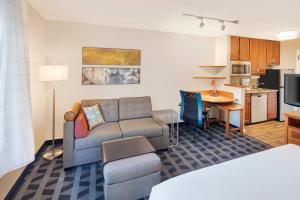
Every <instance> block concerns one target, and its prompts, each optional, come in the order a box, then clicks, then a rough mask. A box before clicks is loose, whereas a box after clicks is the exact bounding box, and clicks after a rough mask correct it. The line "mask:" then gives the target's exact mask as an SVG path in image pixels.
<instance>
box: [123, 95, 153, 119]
mask: <svg viewBox="0 0 300 200" xmlns="http://www.w3.org/2000/svg"><path fill="white" fill-rule="evenodd" d="M119 112H120V114H119V117H120V120H126V119H137V118H142V117H152V113H151V112H152V104H151V98H150V97H127V98H120V99H119Z"/></svg>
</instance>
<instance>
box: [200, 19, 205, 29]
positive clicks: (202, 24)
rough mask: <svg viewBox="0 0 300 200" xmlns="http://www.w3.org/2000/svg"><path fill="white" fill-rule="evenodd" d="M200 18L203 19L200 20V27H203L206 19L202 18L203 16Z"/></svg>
mask: <svg viewBox="0 0 300 200" xmlns="http://www.w3.org/2000/svg"><path fill="white" fill-rule="evenodd" d="M200 20H201V22H200V24H199V27H200V28H202V27H203V26H204V25H205V23H204V21H203V18H202V17H201V18H200Z"/></svg>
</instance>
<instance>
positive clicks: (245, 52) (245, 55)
mask: <svg viewBox="0 0 300 200" xmlns="http://www.w3.org/2000/svg"><path fill="white" fill-rule="evenodd" d="M249 43H250V39H249V38H244V37H240V60H242V61H249Z"/></svg>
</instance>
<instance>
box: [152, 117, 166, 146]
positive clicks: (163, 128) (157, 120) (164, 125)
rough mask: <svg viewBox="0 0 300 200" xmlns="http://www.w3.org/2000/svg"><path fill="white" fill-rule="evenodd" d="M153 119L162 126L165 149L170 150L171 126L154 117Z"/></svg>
mask: <svg viewBox="0 0 300 200" xmlns="http://www.w3.org/2000/svg"><path fill="white" fill-rule="evenodd" d="M152 119H153V120H154V121H155V122H156V123H157V124H159V125H160V126H161V128H162V135H163V136H162V137H163V141H164V142H163V148H164V149H166V148H168V145H169V135H170V132H169V126H168V125H167V124H166V123H164V122H163V121H162V120H160V119H159V118H158V117H155V116H153V117H152Z"/></svg>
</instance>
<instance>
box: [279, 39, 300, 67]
mask: <svg viewBox="0 0 300 200" xmlns="http://www.w3.org/2000/svg"><path fill="white" fill-rule="evenodd" d="M297 49H300V39H295V40H287V41H282V42H280V68H284V69H294V68H295V67H296V51H297Z"/></svg>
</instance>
